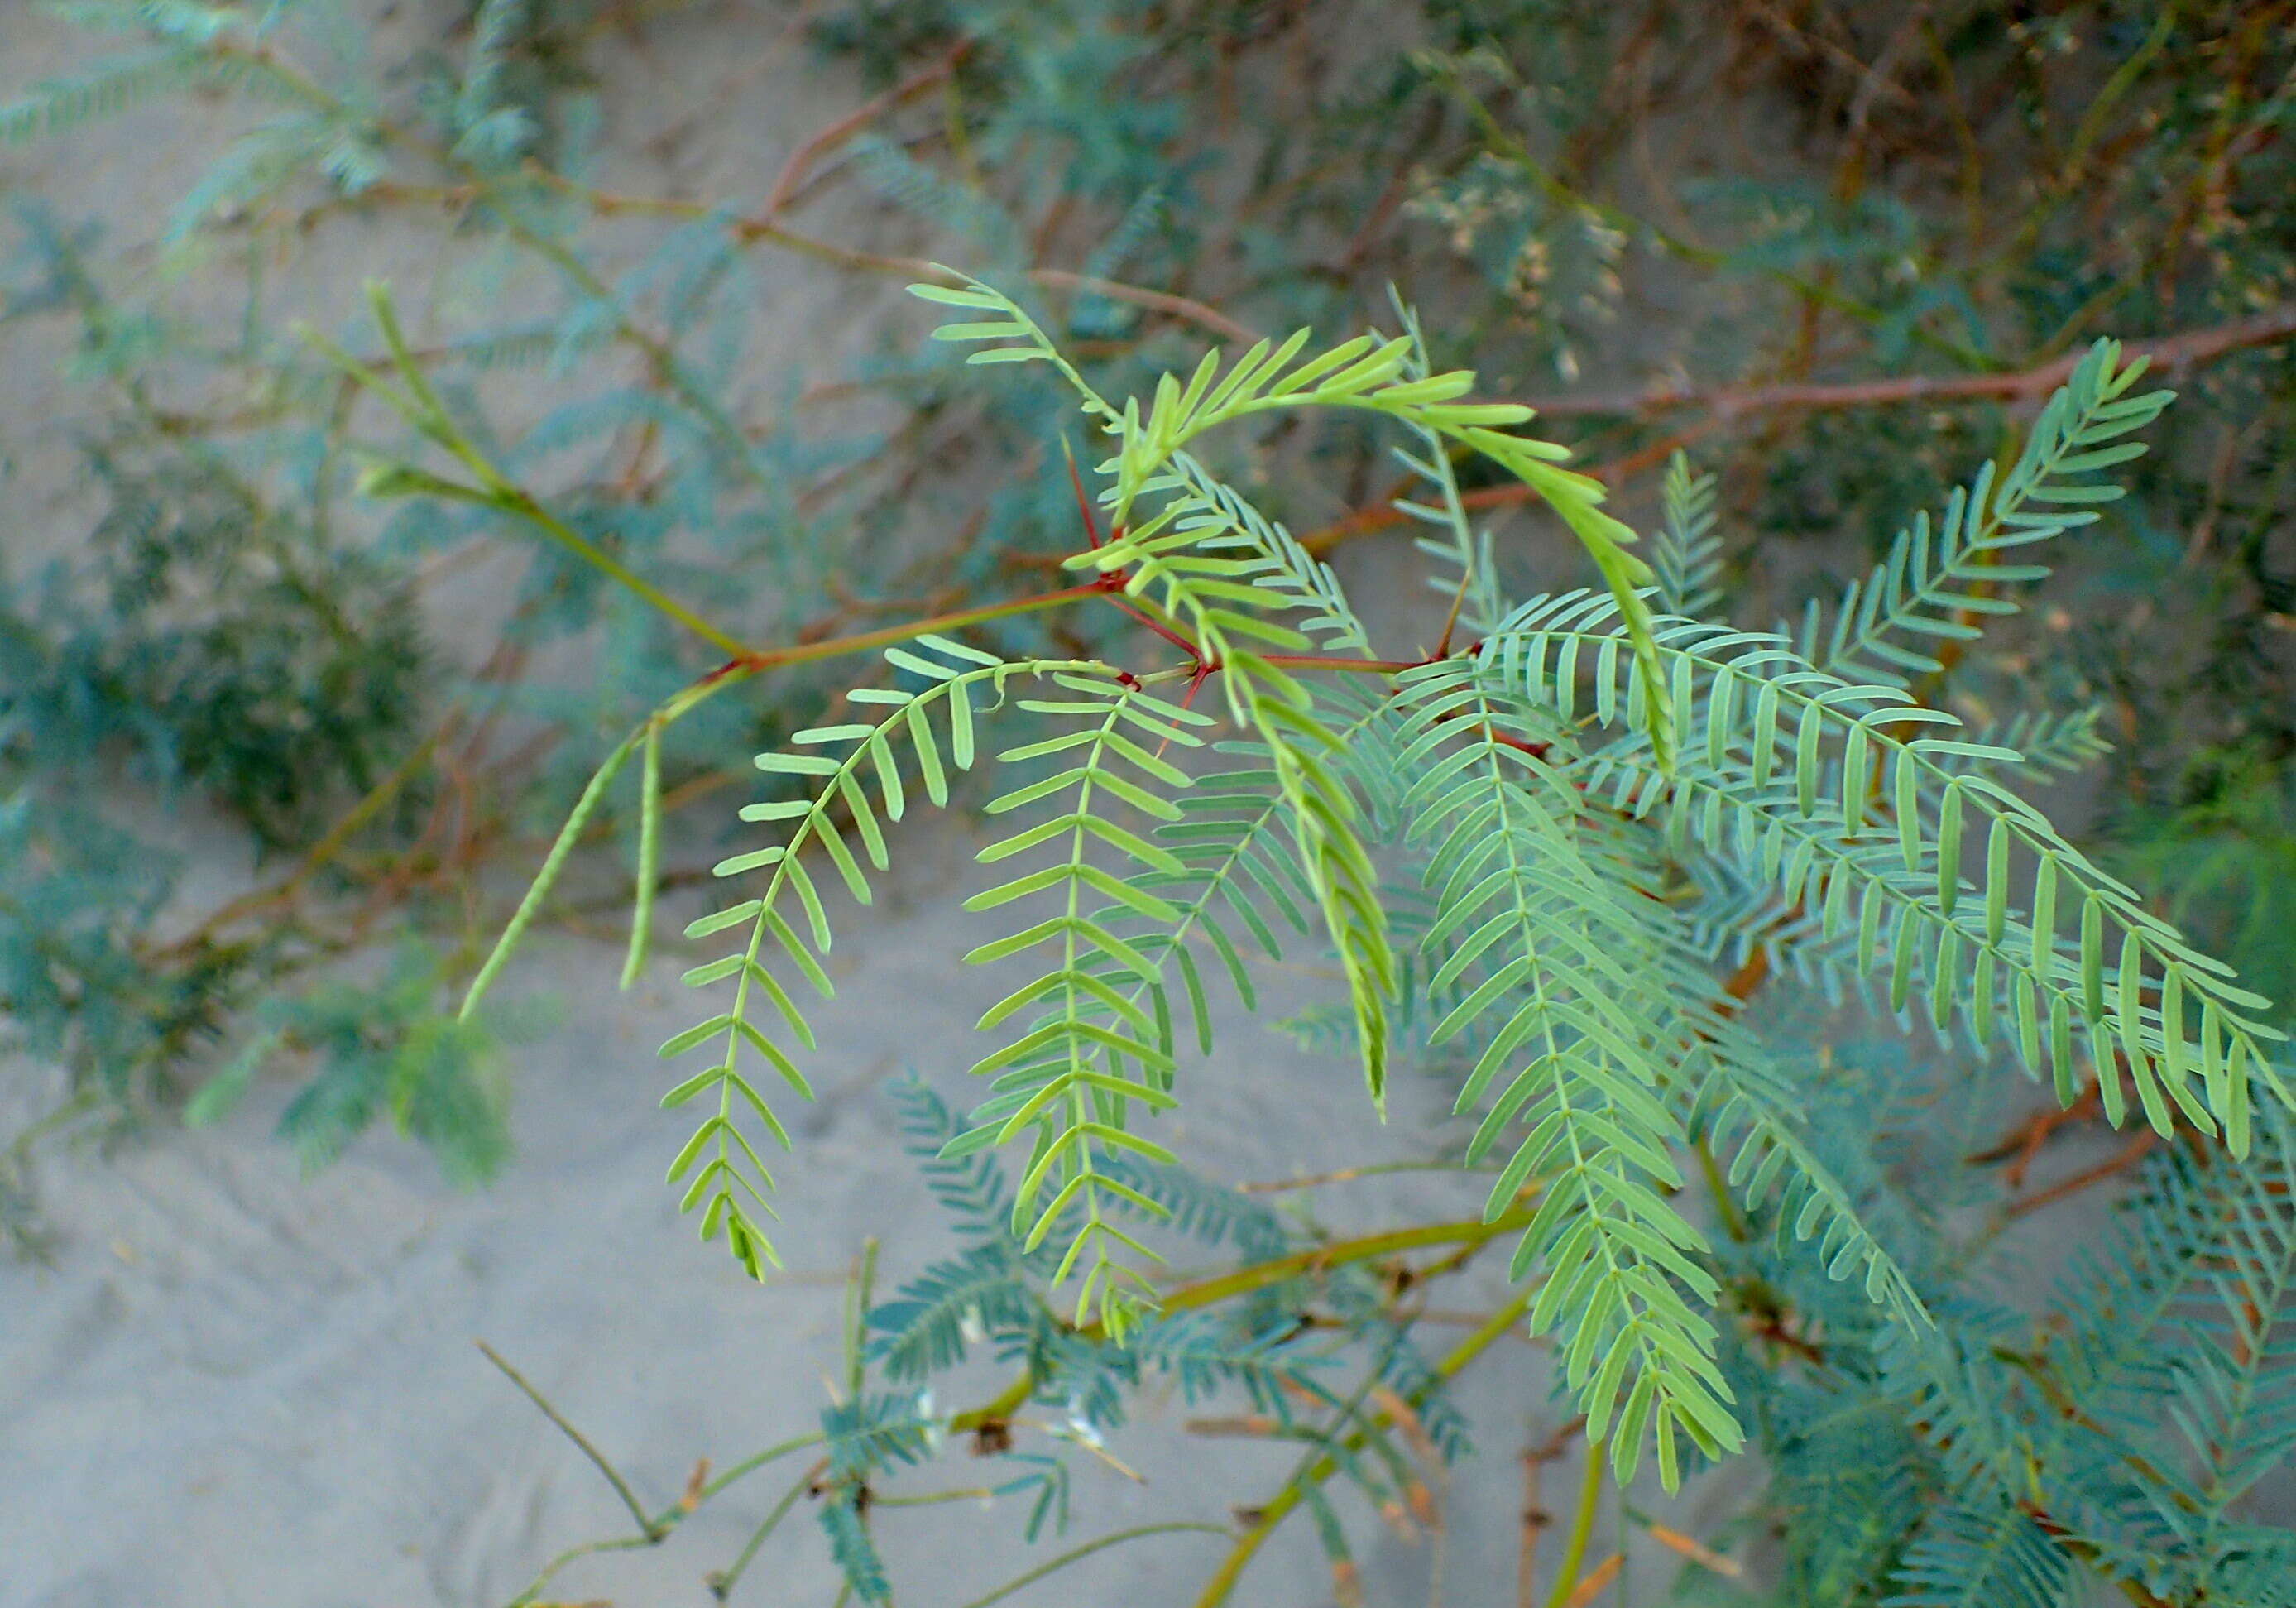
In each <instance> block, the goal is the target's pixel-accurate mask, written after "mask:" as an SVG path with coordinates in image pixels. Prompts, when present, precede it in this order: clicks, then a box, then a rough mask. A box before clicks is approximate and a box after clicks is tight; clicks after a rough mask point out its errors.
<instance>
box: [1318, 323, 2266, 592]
mask: <svg viewBox="0 0 2296 1608" xmlns="http://www.w3.org/2000/svg"><path fill="white" fill-rule="evenodd" d="M2292 336H2296V303H2292V304H2289V305H2285V306H2282V307H2278V308H2270V309H2268V310H2267V311H2265V312H2262V313H2259V314H2257V315H2255V316H2252V317H2249V318H2243V319H2240V320H2238V321H2236V322H2235V323H2232V324H2219V325H2217V326H2216V327H2214V328H2211V329H2204V330H2188V331H2186V332H2184V333H2182V334H2177V335H2169V336H2163V337H2161V339H2158V340H2131V341H2129V342H2128V343H2127V346H2126V349H2125V355H2126V357H2128V359H2129V360H2130V361H2132V362H2133V361H2134V360H2135V359H2136V358H2138V357H2149V358H2151V359H2152V360H2153V362H2154V363H2155V364H2157V365H2160V366H2161V368H2162V369H2163V370H2165V371H2168V372H2169V373H2175V372H2177V371H2178V370H2182V369H2186V368H2190V367H2193V366H2194V365H2198V364H2202V363H2207V362H2210V361H2213V360H2214V359H2216V358H2218V357H2226V356H2228V355H2230V354H2231V353H2234V352H2237V351H2244V350H2247V349H2251V348H2253V347H2259V346H2271V345H2275V344H2276V343H2278V342H2280V341H2283V340H2288V339H2289V338H2291V337H2292ZM2077 363H2079V355H2078V354H2072V355H2069V356H2066V357H2057V358H2054V359H2052V360H2050V361H2048V362H2046V363H2041V364H2037V365H2033V366H2031V367H2029V368H2023V369H2018V370H2014V371H2012V372H2009V373H1987V374H1951V375H1931V374H1921V375H1914V376H1910V377H1907V378H1902V379H1897V380H1858V381H1845V382H1842V383H1840V384H1795V385H1765V386H1722V387H1716V388H1710V389H1705V390H1701V389H1698V388H1694V387H1677V388H1674V389H1670V390H1644V391H1632V392H1614V393H1611V394H1609V395H1590V396H1579V397H1557V398H1545V399H1539V398H1533V399H1531V400H1530V402H1529V406H1531V407H1532V408H1533V409H1535V410H1536V411H1537V412H1538V413H1539V414H1544V415H1545V416H1546V417H1547V418H1550V419H1570V418H1613V417H1620V416H1627V417H1644V416H1647V415H1649V414H1661V413H1670V412H1679V411H1683V410H1695V411H1701V412H1703V413H1705V414H1708V415H1709V416H1708V418H1707V419H1706V420H1705V421H1703V427H1702V429H1700V430H1696V431H1692V432H1689V433H1688V434H1685V436H1682V437H1677V438H1674V439H1670V440H1669V441H1666V442H1661V443H1660V444H1659V447H1658V449H1657V450H1656V451H1655V452H1654V453H1653V452H1652V451H1649V450H1645V451H1643V452H1637V453H1636V454H1634V455H1631V457H1629V458H1628V459H1626V460H1622V461H1621V462H1620V463H1619V464H1611V465H1606V466H1603V467H1601V468H1598V469H1596V470H1594V471H1590V472H1593V473H1595V476H1596V478H1597V479H1600V480H1606V481H1609V482H1611V483H1613V484H1615V483H1616V482H1617V481H1618V480H1622V479H1625V478H1626V477H1627V476H1628V474H1630V473H1632V472H1635V471H1636V470H1638V469H1643V468H1648V467H1650V466H1651V465H1652V464H1656V463H1658V462H1661V461H1662V460H1663V459H1665V458H1666V457H1667V456H1669V455H1671V454H1672V452H1673V450H1674V448H1675V447H1677V446H1679V445H1683V444H1685V442H1686V441H1687V439H1690V436H1691V435H1695V434H1702V433H1704V431H1706V430H1710V429H1712V428H1714V427H1716V426H1718V425H1720V424H1722V423H1728V422H1731V421H1734V420H1737V419H1743V418H1746V417H1749V416H1751V415H1754V414H1767V413H1778V412H1796V411H1799V412H1814V411H1820V410H1831V409H1837V408H1852V407H1879V406H1892V405H1899V404H1905V403H1912V402H1967V401H2018V400H2024V399H2028V398H2033V397H2038V396H2041V395H2045V394H2046V393H2047V392H2049V391H2051V390H2055V389H2056V388H2057V387H2058V386H2059V385H2062V384H2063V383H2064V381H2065V378H2066V376H2067V375H2069V374H2071V373H2072V371H2073V367H2074V365H2076V364H2077ZM1398 495H1399V494H1398ZM1533 495H1534V494H1533V492H1532V491H1531V489H1530V488H1529V487H1528V486H1523V485H1507V486H1488V487H1485V488H1481V489H1480V490H1477V491H1472V492H1468V493H1466V494H1465V495H1464V496H1462V497H1461V498H1460V503H1461V505H1462V506H1463V507H1464V508H1466V509H1468V510H1470V511H1478V510H1481V509H1487V508H1507V507H1513V506H1514V505H1517V504H1520V503H1524V502H1528V501H1529V500H1530V499H1531V497H1532V496H1533ZM1409 518H1410V516H1409V515H1407V514H1405V513H1398V511H1397V510H1396V509H1395V508H1394V507H1393V506H1391V505H1390V503H1389V502H1388V501H1386V500H1382V501H1381V502H1379V503H1377V504H1375V505H1370V506H1367V507H1364V508H1359V509H1357V510H1356V511H1355V512H1354V513H1350V514H1348V515H1346V516H1345V517H1343V518H1341V519H1338V520H1334V521H1332V522H1331V523H1330V524H1328V525H1325V526H1324V527H1323V528H1322V529H1316V530H1311V531H1309V532H1308V533H1307V534H1306V535H1304V536H1302V537H1300V546H1303V547H1305V548H1307V549H1308V552H1310V553H1324V552H1327V551H1329V550H1330V549H1331V548H1333V547H1335V546H1338V545H1339V544H1340V543H1341V542H1343V541H1346V540H1348V539H1349V538H1350V537H1357V536H1369V535H1371V534H1373V533H1374V532H1375V531H1380V530H1386V529H1391V528H1393V527H1394V526H1397V525H1401V524H1404V523H1406V522H1407V521H1408V520H1409Z"/></svg>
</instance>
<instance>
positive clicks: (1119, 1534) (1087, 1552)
mask: <svg viewBox="0 0 2296 1608" xmlns="http://www.w3.org/2000/svg"><path fill="white" fill-rule="evenodd" d="M1185 1530H1200V1531H1201V1532H1203V1533H1204V1534H1207V1535H1215V1536H1232V1535H1234V1533H1235V1532H1234V1530H1230V1529H1229V1528H1228V1527H1227V1526H1226V1525H1225V1524H1207V1523H1204V1522H1201V1520H1197V1521H1175V1522H1172V1523H1169V1524H1142V1525H1139V1526H1137V1527H1136V1528H1135V1529H1132V1530H1118V1531H1116V1532H1115V1533H1114V1534H1112V1535H1105V1536H1102V1537H1101V1538H1099V1539H1098V1540H1094V1541H1087V1542H1086V1543H1085V1544H1084V1545H1083V1546H1072V1547H1070V1549H1069V1550H1068V1551H1066V1552H1064V1553H1062V1554H1061V1555H1060V1556H1058V1557H1056V1558H1053V1559H1051V1560H1049V1561H1048V1562H1046V1563H1039V1564H1038V1565H1037V1567H1036V1568H1034V1569H1031V1570H1030V1571H1029V1572H1028V1573H1026V1574H1024V1575H1021V1576H1018V1577H1017V1578H1015V1579H1010V1580H1007V1581H1006V1582H1005V1584H1004V1585H1002V1586H999V1587H997V1588H996V1590H994V1591H992V1592H990V1593H989V1594H988V1596H977V1597H975V1598H973V1599H972V1601H971V1602H969V1603H967V1604H964V1608H989V1604H992V1603H1001V1602H1003V1601H1004V1600H1005V1598H1006V1597H1008V1596H1012V1595H1013V1593H1014V1592H1016V1591H1018V1590H1020V1589H1021V1587H1024V1586H1033V1585H1035V1584H1036V1583H1037V1581H1038V1580H1041V1579H1044V1578H1045V1577H1046V1575H1048V1574H1051V1573H1052V1572H1053V1571H1055V1570H1059V1569H1066V1568H1067V1567H1068V1566H1069V1565H1070V1564H1071V1563H1076V1562H1078V1560H1079V1559H1082V1558H1088V1557H1090V1556H1091V1555H1093V1554H1094V1553H1095V1552H1100V1551H1102V1550H1103V1549H1105V1548H1107V1547H1111V1546H1120V1545H1122V1544H1123V1543H1124V1542H1126V1541H1136V1540H1138V1539H1140V1538H1142V1537H1143V1536H1162V1535H1171V1534H1174V1533H1176V1532H1179V1531H1185Z"/></svg>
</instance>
